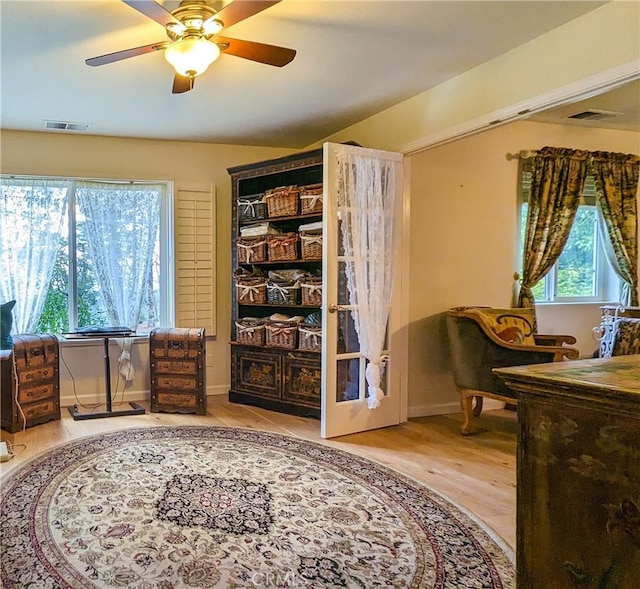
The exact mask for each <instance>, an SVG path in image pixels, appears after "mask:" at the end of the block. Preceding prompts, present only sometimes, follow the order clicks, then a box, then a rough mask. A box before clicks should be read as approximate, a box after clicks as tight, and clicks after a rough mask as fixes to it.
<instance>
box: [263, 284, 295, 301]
mask: <svg viewBox="0 0 640 589" xmlns="http://www.w3.org/2000/svg"><path fill="white" fill-rule="evenodd" d="M267 302H268V303H269V304H271V305H299V304H300V283H299V282H288V281H283V280H267Z"/></svg>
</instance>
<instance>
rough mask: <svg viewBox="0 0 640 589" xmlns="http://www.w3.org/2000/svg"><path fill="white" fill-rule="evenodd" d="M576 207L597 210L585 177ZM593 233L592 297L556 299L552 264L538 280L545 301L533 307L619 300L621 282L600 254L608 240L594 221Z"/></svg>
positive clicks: (521, 190) (521, 177)
mask: <svg viewBox="0 0 640 589" xmlns="http://www.w3.org/2000/svg"><path fill="white" fill-rule="evenodd" d="M525 163H526V160H525V161H521V162H520V169H519V174H518V194H519V198H518V254H519V260H518V263H519V272H520V274H522V257H523V253H524V236H523V234H522V231H521V230H520V228H521V227H522V223H523V221H526V219H523V216H524V206H523V205H525V204H526V203H527V199H526V192H527V191H526V190H525V170H524V167H525ZM587 200H591V201H592V202H593V204H591V202H587ZM579 206H580V207H584V206H589V207H591V206H593V207H597V204H596V201H595V186H594V184H593V177H592V176H588V177H587V183H586V186H585V190H584V192H583V196H582V198H581V202H580V205H579ZM595 231H596V250H595V257H596V259H595V264H594V266H595V270H594V273H595V289H596V293H595V295H593V296H583V297H561V296H557V294H556V292H557V266H558V262H557V261H556V263H555V264H554V265H553V267H552V268H551V270H549V272H548V274H547V275H546V276H545V277H544V278H543V279H542V280H543V281H544V292H545V298H544V299H541V300H538V299H536V304H541V305H544V304H573V303H607V302H611V301H617V300H619V299H620V295H621V292H622V281H621V280H620V278H619V277H618V276H617V275H616V274H615V272H614V271H613V269H612V268H611V265H610V264H609V263H608V261H607V257H606V254H605V251H604V247H603V245H602V243H603V239H608V237H607V236H606V235H605V236H603V235H601V234H600V233H601V232H600V226H599V225H598V222H597V220H596V222H595Z"/></svg>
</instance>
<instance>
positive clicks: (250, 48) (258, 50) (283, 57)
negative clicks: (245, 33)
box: [214, 37, 296, 67]
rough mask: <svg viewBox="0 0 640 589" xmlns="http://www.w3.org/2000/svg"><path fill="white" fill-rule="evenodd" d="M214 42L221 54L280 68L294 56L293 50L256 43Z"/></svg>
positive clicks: (234, 40) (226, 39)
mask: <svg viewBox="0 0 640 589" xmlns="http://www.w3.org/2000/svg"><path fill="white" fill-rule="evenodd" d="M214 42H215V43H217V44H218V45H221V46H220V50H221V51H222V52H223V53H228V54H229V55H235V56H236V57H243V58H244V59H250V60H251V61H258V62H260V63H266V64H267V65H275V66H276V67H282V66H283V65H287V64H288V63H290V62H291V61H292V60H293V58H294V57H295V56H296V50H295V49H288V48H287V47H278V46H277V45H267V44H266V43H257V42H256V41H242V40H240V39H230V38H229V37H216V38H215V39H214Z"/></svg>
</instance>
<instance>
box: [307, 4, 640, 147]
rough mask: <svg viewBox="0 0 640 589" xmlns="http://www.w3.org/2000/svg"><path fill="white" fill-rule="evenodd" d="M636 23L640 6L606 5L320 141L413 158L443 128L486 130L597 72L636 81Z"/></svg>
mask: <svg viewBox="0 0 640 589" xmlns="http://www.w3.org/2000/svg"><path fill="white" fill-rule="evenodd" d="M639 22H640V2H609V3H608V4H605V5H604V6H601V7H599V8H597V9H595V10H593V11H591V12H588V13H587V14H585V15H584V16H582V17H580V18H577V19H575V20H572V21H570V22H568V23H566V24H565V25H563V26H561V27H558V28H557V29H554V30H553V31H550V32H548V33H546V34H544V35H540V36H539V37H537V38H536V39H533V40H531V41H530V42H528V43H525V44H524V45H522V46H520V47H517V48H515V49H513V50H512V51H509V52H508V53H505V54H504V55H500V56H499V57H496V58H495V59H492V60H490V61H488V62H486V63H484V64H482V65H480V66H478V67H476V68H473V69H472V70H469V71H468V72H465V73H464V74H462V75H460V76H457V77H456V78H453V79H452V80H449V81H447V82H444V83H443V84H440V85H438V86H436V87H435V88H432V89H431V90H428V91H426V92H423V93H421V94H418V95H417V96H414V97H412V98H410V99H408V100H406V101H404V102H401V103H399V104H397V105H395V106H392V107H390V108H388V109H386V110H384V111H382V112H380V113H378V114H375V115H373V116H372V117H369V118H367V119H365V120H363V121H361V122H359V123H356V124H355V125H352V126H350V127H347V128H346V129H343V130H341V131H339V132H338V133H335V134H333V135H331V136H330V137H328V138H326V140H327V141H335V142H340V141H349V140H352V141H357V142H358V143H360V144H361V145H364V146H366V147H371V148H376V149H388V150H391V151H400V152H403V153H408V152H413V151H415V150H417V149H418V148H419V147H420V146H422V147H424V145H425V143H424V142H426V144H430V142H431V140H432V138H434V137H438V136H440V135H441V134H443V135H447V134H448V133H447V131H448V130H451V129H459V130H460V131H462V130H463V129H464V130H465V131H469V129H470V128H471V127H474V126H477V125H485V124H488V123H489V121H491V120H493V118H495V117H494V116H493V115H494V114H495V113H497V112H502V111H503V110H509V107H513V106H514V105H520V104H526V105H527V106H528V107H531V106H533V105H532V104H531V103H530V101H531V100H533V99H535V98H537V97H544V96H547V97H548V96H549V95H550V94H554V93H555V92H556V91H557V90H558V89H560V88H565V89H566V90H567V91H570V89H571V88H573V85H575V84H579V83H581V82H583V81H584V80H587V79H591V77H593V76H595V77H596V78H598V77H599V76H600V74H602V72H608V71H612V72H613V71H615V72H616V73H617V72H618V69H619V68H621V69H622V70H624V72H627V73H628V70H629V69H631V70H632V71H634V72H635V73H636V77H637V74H638V72H640V27H638V23H639ZM612 75H613V74H612ZM616 75H617V74H616ZM554 98H555V99H557V96H554ZM540 106H543V105H538V107H540ZM511 110H513V113H512V115H516V113H517V112H518V110H520V109H511ZM319 143H321V142H319Z"/></svg>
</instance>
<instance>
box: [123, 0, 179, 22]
mask: <svg viewBox="0 0 640 589" xmlns="http://www.w3.org/2000/svg"><path fill="white" fill-rule="evenodd" d="M122 1H123V2H124V3H125V4H126V5H127V6H131V8H133V9H135V10H137V11H138V12H140V13H142V14H144V15H145V16H147V17H149V18H150V19H152V20H155V21H156V22H157V23H158V24H161V25H162V26H163V27H166V26H167V25H169V24H172V23H175V24H180V23H178V21H177V20H176V19H175V17H174V16H173V14H171V13H170V12H169V11H168V10H167V9H166V8H165V7H164V6H161V5H160V4H158V3H157V2H154V0H122Z"/></svg>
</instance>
